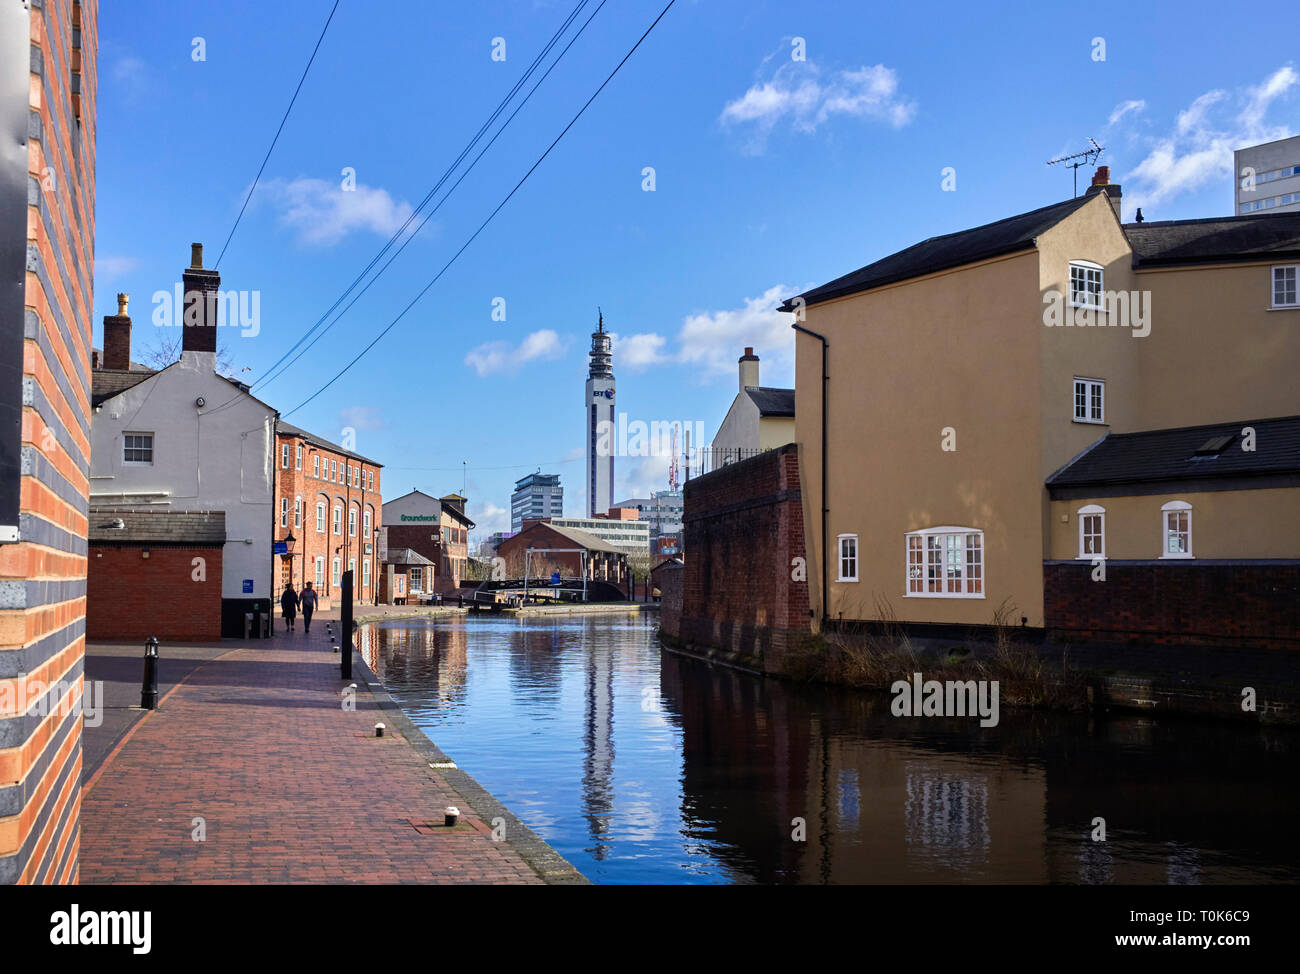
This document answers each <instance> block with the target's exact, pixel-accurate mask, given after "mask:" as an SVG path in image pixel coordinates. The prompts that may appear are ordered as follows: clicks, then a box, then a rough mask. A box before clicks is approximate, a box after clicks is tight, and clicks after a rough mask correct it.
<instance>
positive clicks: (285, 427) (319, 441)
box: [275, 420, 383, 467]
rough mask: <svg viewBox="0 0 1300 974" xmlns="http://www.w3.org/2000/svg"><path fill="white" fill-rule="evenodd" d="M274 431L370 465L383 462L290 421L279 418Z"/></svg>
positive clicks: (380, 465) (379, 465)
mask: <svg viewBox="0 0 1300 974" xmlns="http://www.w3.org/2000/svg"><path fill="white" fill-rule="evenodd" d="M275 433H276V435H277V436H296V437H298V438H299V439H303V440H306V441H307V442H308V443H310V444H312V446H317V447H320V448H321V449H323V450H330V451H331V452H333V453H342V454H343V455H345V456H349V457H352V459H354V460H360V461H361V462H362V463H368V464H370V465H371V466H372V467H382V466H383V464H382V463H380V462H379V461H377V460H371V459H370V458H369V457H363V456H362V455H361V454H360V453H356V452H354V451H352V450H348V449H345V448H344V447H341V446H339V445H338V444H337V443H334V442H332V441H330V440H327V439H325V437H323V436H317V435H316V434H315V433H309V432H307V431H306V430H305V429H302V428H301V427H298V426H294V425H293V424H292V423H286V422H285V421H284V420H279V421H278V422H277V423H276V424H275Z"/></svg>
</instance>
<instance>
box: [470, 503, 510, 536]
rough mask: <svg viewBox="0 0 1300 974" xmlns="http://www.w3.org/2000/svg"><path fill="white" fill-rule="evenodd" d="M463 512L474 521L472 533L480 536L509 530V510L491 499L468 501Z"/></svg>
mask: <svg viewBox="0 0 1300 974" xmlns="http://www.w3.org/2000/svg"><path fill="white" fill-rule="evenodd" d="M465 513H466V514H468V515H469V519H470V520H471V521H473V522H474V533H475V534H476V535H478V536H479V537H480V538H486V537H487V536H488V535H490V534H496V532H498V531H509V530H510V512H509V511H508V510H506V509H505V508H504V507H497V506H496V505H495V504H493V503H492V502H491V501H470V502H469V503H468V504H466V505H465Z"/></svg>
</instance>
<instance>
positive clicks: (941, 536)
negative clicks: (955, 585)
mask: <svg viewBox="0 0 1300 974" xmlns="http://www.w3.org/2000/svg"><path fill="white" fill-rule="evenodd" d="M958 537H959V538H961V539H962V542H961V544H960V546H956V545H952V544H951V543H950V542H949V541H948V540H947V539H949V538H958ZM914 538H915V539H917V542H918V544H917V545H916V546H913V544H912V539H914ZM972 538H974V539H977V540H976V542H975V544H974V545H972V544H971V540H970V539H972ZM931 539H937V541H938V543H937V545H932V544H931V543H930V542H931ZM984 550H985V548H984V532H983V530H981V529H980V528H968V527H960V526H957V525H943V526H941V527H934V528H923V529H921V530H919V531H908V532H907V534H906V535H904V540H903V564H904V572H903V597H904V598H911V599H982V598H985V597H987V593H988V573H987V571H986V568H987V562H986V560H985V557H984ZM914 551H916V552H919V557H918V559H913V558H912V554H913V552H914ZM950 551H959V553H960V558H958V559H956V560H952V559H949V558H947V557H945V555H946V554H948V553H949V552H950ZM932 553H934V554H937V555H938V558H931V554H932ZM972 555H975V557H974V558H972ZM932 562H933V563H934V565H935V567H936V568H938V569H939V570H940V571H941V572H942V571H943V569H944V567H945V566H949V567H955V568H956V569H957V570H958V580H959V583H960V585H961V590H960V591H957V592H952V591H948V590H947V588H948V586H947V584H945V583H946V582H947V581H948V580H949V579H948V578H947V577H946V573H945V577H941V578H939V579H938V580H937V581H938V583H939V584H941V585H943V587H944V591H941V592H930V591H925V589H927V588H928V587H929V586H928V583H929V581H930V579H929V570H930V566H931V563H932ZM913 568H917V569H918V570H919V574H917V575H916V576H915V579H914V578H913V575H912V569H913ZM914 580H915V582H916V585H917V589H918V590H917V591H914V590H913V581H914ZM977 588H978V591H975V589H977Z"/></svg>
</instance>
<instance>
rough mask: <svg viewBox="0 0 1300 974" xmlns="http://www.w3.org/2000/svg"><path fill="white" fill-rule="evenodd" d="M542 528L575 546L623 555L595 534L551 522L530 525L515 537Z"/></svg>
mask: <svg viewBox="0 0 1300 974" xmlns="http://www.w3.org/2000/svg"><path fill="white" fill-rule="evenodd" d="M540 527H547V528H550V529H551V530H552V531H554V532H555V533H556V534H558V535H561V536H563V537H565V538H568V539H569V540H570V541H572V542H573V543H574V544H576V545H578V546H580V547H583V548H588V549H590V550H592V551H607V552H609V553H610V554H616V555H617V554H623V550H622V549H621V548H616V547H614V546H613V545H612V544H610V543H609V542H608V541H605V540H604V539H602V538H598V537H596V536H595V535H594V534H588V533H587V532H586V531H580V530H578V529H577V528H567V527H564V526H562V525H559V524H552V523H551V522H550V521H538V522H537V523H536V524H530V525H529V526H528V527H526V528H524V529H523V530H522V531H520V532H519V533H518V534H516V535H515V537H516V538H521V537H523V536H524V535H526V534H528V532H530V531H532V530H534V529H536V528H540Z"/></svg>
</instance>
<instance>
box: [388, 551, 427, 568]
mask: <svg viewBox="0 0 1300 974" xmlns="http://www.w3.org/2000/svg"><path fill="white" fill-rule="evenodd" d="M384 564H386V565H432V564H433V562H431V561H430V560H429V559H428V558H426V557H424V555H422V554H420V553H419V552H418V551H412V550H411V549H410V548H390V549H389V551H388V559H387V560H386V561H385V562H384Z"/></svg>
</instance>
